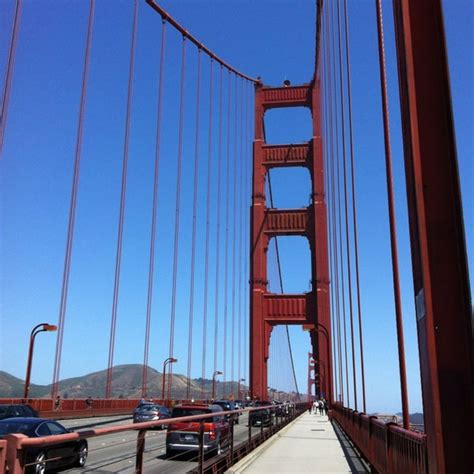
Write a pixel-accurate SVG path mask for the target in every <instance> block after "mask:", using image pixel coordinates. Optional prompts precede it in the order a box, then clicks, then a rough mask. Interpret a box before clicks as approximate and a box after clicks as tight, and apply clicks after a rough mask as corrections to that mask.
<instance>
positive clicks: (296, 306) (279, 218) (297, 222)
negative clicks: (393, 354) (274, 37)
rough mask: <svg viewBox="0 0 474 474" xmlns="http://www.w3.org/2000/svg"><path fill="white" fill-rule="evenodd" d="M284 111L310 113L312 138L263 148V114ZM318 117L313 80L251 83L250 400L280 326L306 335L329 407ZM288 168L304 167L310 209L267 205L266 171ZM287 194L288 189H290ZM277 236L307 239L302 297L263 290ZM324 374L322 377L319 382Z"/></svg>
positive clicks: (262, 395)
mask: <svg viewBox="0 0 474 474" xmlns="http://www.w3.org/2000/svg"><path fill="white" fill-rule="evenodd" d="M288 107H307V108H308V109H309V110H310V112H311V116H312V137H311V139H310V140H309V141H308V142H306V143H299V144H278V145H276V144H271V143H266V140H265V130H264V115H265V112H267V111H268V110H270V109H274V108H288ZM320 116H321V114H320V86H319V82H316V81H313V82H311V83H309V84H304V85H299V86H288V87H267V86H264V85H263V84H262V83H257V84H256V88H255V132H254V143H253V183H252V207H251V231H250V232H251V235H250V238H251V243H252V247H251V253H250V269H251V274H250V392H251V396H252V397H253V398H256V399H260V400H266V399H268V358H269V348H270V335H271V332H272V329H273V328H274V327H275V326H277V325H281V324H298V325H301V326H303V328H304V329H306V330H309V332H310V340H311V346H312V351H311V353H312V354H313V357H314V359H315V361H316V364H315V384H316V393H318V394H322V393H324V395H325V396H326V398H327V399H328V400H329V402H330V403H331V402H332V392H333V391H332V377H331V374H332V361H331V358H330V357H331V350H330V347H331V328H330V313H329V266H328V241H327V214H326V201H325V193H324V169H323V168H324V167H323V155H322V139H321V123H320ZM295 166H303V167H306V168H307V169H308V170H309V173H310V176H311V197H310V203H309V206H307V207H305V208H299V209H278V208H269V207H267V206H266V202H268V200H266V192H265V179H266V175H267V173H268V171H269V170H270V169H272V168H279V167H280V168H281V167H295ZM287 191H288V192H291V189H288V190H287ZM278 236H303V237H306V238H307V239H308V242H309V247H310V251H311V288H310V290H309V291H308V292H305V293H299V294H276V293H272V292H270V291H269V288H268V276H267V255H268V246H269V242H270V239H271V238H272V237H278ZM323 368H324V369H323ZM320 372H321V373H320ZM323 372H324V373H323ZM325 374H327V377H323V375H325Z"/></svg>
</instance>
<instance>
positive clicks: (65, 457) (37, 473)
mask: <svg viewBox="0 0 474 474" xmlns="http://www.w3.org/2000/svg"><path fill="white" fill-rule="evenodd" d="M71 432H72V431H71V430H68V429H67V428H65V427H64V426H63V425H61V424H60V423H58V422H57V421H54V420H48V419H45V418H34V417H31V418H20V417H18V418H6V419H4V420H0V438H2V437H3V436H5V435H7V434H13V433H21V434H24V435H26V436H29V437H30V438H39V437H43V436H52V435H60V434H67V433H71ZM88 453H89V448H88V445H87V440H85V439H75V440H72V441H64V442H63V443H59V444H52V445H50V446H35V447H31V448H26V449H25V464H30V466H28V467H27V468H26V471H25V472H26V473H34V474H44V473H45V472H46V471H56V470H57V468H59V467H66V466H77V467H84V466H85V464H86V460H87V455H88ZM49 459H51V461H49Z"/></svg>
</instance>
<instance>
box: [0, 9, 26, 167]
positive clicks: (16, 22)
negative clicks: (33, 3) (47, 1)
mask: <svg viewBox="0 0 474 474" xmlns="http://www.w3.org/2000/svg"><path fill="white" fill-rule="evenodd" d="M22 8H23V0H16V5H15V15H14V17H13V28H12V36H11V39H10V48H9V50H8V60H7V69H6V71H5V81H4V84H3V93H2V108H1V109H0V158H1V157H2V149H3V140H4V137H5V127H6V123H7V112H8V103H9V102H10V91H11V86H12V77H13V69H14V67H15V57H16V45H17V43H18V34H19V32H20V20H21V11H22Z"/></svg>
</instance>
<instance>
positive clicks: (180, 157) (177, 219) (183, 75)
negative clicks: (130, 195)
mask: <svg viewBox="0 0 474 474" xmlns="http://www.w3.org/2000/svg"><path fill="white" fill-rule="evenodd" d="M185 78H186V36H183V42H182V47H181V79H180V98H179V126H178V159H177V162H178V163H177V173H176V204H175V214H176V217H175V221H174V246H173V285H172V289H171V318H170V342H169V357H173V354H174V327H175V321H176V292H177V291H176V290H177V278H178V263H179V228H180V211H181V178H182V169H183V128H184V103H185V100H184V99H185V91H184V84H185ZM172 380H173V366H172V365H171V364H170V366H169V369H168V391H167V398H168V400H169V399H170V398H171V393H172V392H171V389H172V387H171V385H172Z"/></svg>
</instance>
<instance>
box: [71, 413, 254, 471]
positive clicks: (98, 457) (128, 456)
mask: <svg viewBox="0 0 474 474" xmlns="http://www.w3.org/2000/svg"><path fill="white" fill-rule="evenodd" d="M247 422H248V415H247V414H244V415H242V416H241V417H240V423H239V424H238V425H235V426H234V444H239V443H241V442H243V441H246V440H247V438H248V426H247ZM259 432H260V428H255V427H252V435H253V436H255V435H256V434H258V433H259ZM137 434H138V433H137V432H136V431H130V432H123V433H115V434H111V435H106V436H100V437H96V438H90V439H89V440H88V441H89V458H88V461H87V464H86V466H85V468H82V469H77V468H76V469H69V470H67V471H66V472H69V473H81V472H102V473H105V472H107V473H118V472H124V473H133V472H134V466H135V456H136V440H137ZM143 458H144V470H145V472H156V471H157V470H158V469H159V472H169V473H172V472H173V473H179V472H188V471H189V470H191V469H193V468H194V467H196V466H197V462H196V461H197V452H191V453H189V454H187V455H184V456H183V455H181V456H177V457H175V458H173V459H168V458H167V457H166V431H155V430H149V431H148V432H147V434H146V442H145V452H144V456H143Z"/></svg>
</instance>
